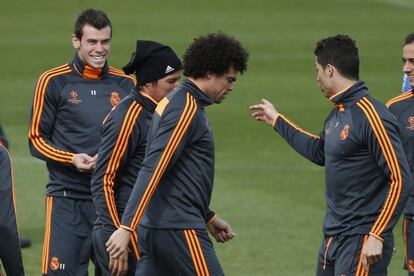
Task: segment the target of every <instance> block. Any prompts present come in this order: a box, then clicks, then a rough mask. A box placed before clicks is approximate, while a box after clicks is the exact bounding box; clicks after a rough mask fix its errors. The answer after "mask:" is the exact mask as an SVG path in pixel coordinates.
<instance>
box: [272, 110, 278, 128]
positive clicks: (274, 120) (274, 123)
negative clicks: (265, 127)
mask: <svg viewBox="0 0 414 276" xmlns="http://www.w3.org/2000/svg"><path fill="white" fill-rule="evenodd" d="M279 117H280V113H278V114H277V115H276V117H275V118H274V119H273V121H272V127H273V128H275V126H276V121H277V119H278V118H279Z"/></svg>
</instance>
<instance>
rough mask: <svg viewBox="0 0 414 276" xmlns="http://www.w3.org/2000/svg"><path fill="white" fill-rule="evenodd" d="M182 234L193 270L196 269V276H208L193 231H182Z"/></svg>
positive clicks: (198, 243) (195, 234) (198, 242)
mask: <svg viewBox="0 0 414 276" xmlns="http://www.w3.org/2000/svg"><path fill="white" fill-rule="evenodd" d="M184 234H185V237H186V240H187V245H188V248H189V250H190V255H191V258H192V259H193V263H194V268H195V269H196V272H197V276H209V275H210V273H209V272H208V268H207V264H206V261H205V258H204V254H203V251H202V250H201V246H200V241H199V240H198V237H197V233H196V232H195V230H184Z"/></svg>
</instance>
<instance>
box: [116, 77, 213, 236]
mask: <svg viewBox="0 0 414 276" xmlns="http://www.w3.org/2000/svg"><path fill="white" fill-rule="evenodd" d="M212 103H213V100H212V99H211V98H210V97H209V96H207V95H206V94H205V93H203V92H202V91H200V89H199V88H198V87H197V86H196V85H195V84H194V83H192V82H191V81H189V80H188V79H187V80H184V82H183V84H182V86H181V87H180V88H178V89H177V90H175V91H173V92H171V93H170V94H169V95H168V96H167V97H165V98H164V99H163V100H162V101H161V102H160V103H159V104H158V106H157V108H156V110H155V112H154V115H153V119H152V122H151V126H150V129H149V134H148V141H147V150H146V154H145V159H144V162H143V163H142V168H141V171H140V172H139V174H138V179H137V182H136V184H135V186H134V189H133V192H132V194H131V197H130V199H129V201H128V204H127V207H126V209H125V212H124V215H123V217H122V221H121V224H122V226H121V227H123V228H127V229H130V230H132V229H135V228H136V227H137V226H138V224H140V225H143V226H146V227H151V228H161V229H200V228H205V227H206V222H207V221H209V220H210V219H211V218H212V217H213V216H214V213H213V212H211V211H210V209H209V204H210V198H211V193H212V189H213V179H214V141H213V133H212V130H211V126H210V123H209V121H208V119H207V116H206V114H205V110H204V108H205V106H207V105H210V104H212Z"/></svg>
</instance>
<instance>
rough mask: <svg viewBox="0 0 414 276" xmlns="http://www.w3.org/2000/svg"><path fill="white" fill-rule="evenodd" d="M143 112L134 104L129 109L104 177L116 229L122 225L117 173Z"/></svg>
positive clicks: (109, 208) (108, 204)
mask: <svg viewBox="0 0 414 276" xmlns="http://www.w3.org/2000/svg"><path fill="white" fill-rule="evenodd" d="M141 110H142V107H141V106H140V105H139V104H137V103H136V102H133V103H132V104H131V106H130V107H129V109H128V111H127V113H126V116H125V119H124V121H123V123H122V127H121V131H120V133H119V135H118V139H117V141H116V143H115V147H114V149H113V151H112V154H111V157H110V159H109V162H108V166H107V169H106V171H105V174H104V177H103V188H104V194H105V200H106V204H107V207H108V210H109V213H110V215H111V218H112V221H113V223H114V225H115V226H116V227H119V226H120V225H121V223H120V219H119V216H118V211H117V209H116V204H115V198H114V190H113V187H114V184H115V181H114V180H115V177H116V173H117V171H118V168H119V164H120V162H121V159H122V156H123V155H124V153H125V150H126V148H127V145H128V139H129V137H130V136H131V133H132V129H133V126H134V124H135V122H136V120H137V118H138V116H139V114H140V112H141Z"/></svg>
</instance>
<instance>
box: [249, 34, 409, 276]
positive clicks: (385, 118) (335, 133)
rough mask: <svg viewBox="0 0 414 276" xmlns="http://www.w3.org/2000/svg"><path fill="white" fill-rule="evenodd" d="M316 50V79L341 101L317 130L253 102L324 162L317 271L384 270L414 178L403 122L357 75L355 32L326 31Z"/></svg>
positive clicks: (261, 116) (261, 117)
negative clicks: (306, 128)
mask: <svg viewBox="0 0 414 276" xmlns="http://www.w3.org/2000/svg"><path fill="white" fill-rule="evenodd" d="M314 53H315V56H316V60H315V67H316V70H317V81H318V84H319V87H320V88H321V90H322V91H323V93H324V95H325V96H326V97H327V98H328V99H329V100H330V101H331V102H332V103H333V104H334V105H335V106H336V107H335V108H334V109H333V110H332V111H331V112H330V113H329V115H328V117H327V119H326V121H325V123H324V127H323V130H322V132H321V134H320V136H316V135H313V134H310V133H308V132H306V131H304V130H302V129H301V128H300V127H298V126H297V125H295V124H294V123H292V122H291V121H290V120H289V119H287V118H286V117H285V116H283V115H281V114H280V113H279V112H277V111H276V109H275V108H274V107H273V105H272V104H271V103H270V102H268V101H267V100H264V99H263V100H262V101H261V103H260V104H256V105H252V106H251V107H250V109H252V110H255V112H253V114H252V116H253V117H254V118H255V119H257V120H258V121H262V122H264V123H266V124H268V125H270V126H272V127H273V128H274V129H275V130H276V131H277V132H278V133H279V134H280V135H281V136H282V137H283V138H284V139H285V140H286V141H287V142H288V143H289V144H290V146H292V148H294V149H295V150H296V151H297V152H299V153H300V154H301V155H303V156H304V157H305V158H307V159H309V160H310V161H312V162H314V163H315V164H317V165H320V166H325V185H326V201H327V212H326V216H325V220H324V224H323V232H324V237H323V239H322V246H321V248H320V252H319V257H318V265H317V275H320V276H322V275H324V276H327V275H332V276H333V275H368V274H369V275H386V273H387V267H388V264H389V262H390V260H391V255H392V251H393V245H394V238H393V234H392V229H393V227H394V225H395V223H396V222H397V220H398V218H399V216H400V214H401V212H402V209H403V208H404V204H405V202H406V201H407V199H408V195H409V193H410V191H411V186H412V184H411V175H410V171H409V167H408V163H407V159H406V157H405V154H404V150H403V147H402V144H401V141H400V138H399V130H398V123H397V121H396V120H395V118H394V117H393V116H392V114H391V113H390V112H389V111H388V110H387V108H386V107H385V106H384V105H383V104H381V103H380V102H379V101H377V100H375V99H373V98H372V97H371V96H370V95H369V94H368V90H367V88H366V87H365V84H364V82H362V81H360V80H359V56H358V48H357V47H356V45H355V41H354V40H352V39H351V38H350V37H349V36H346V35H336V36H333V37H328V38H325V39H322V40H320V41H319V42H318V43H317V44H316V47H315V50H314Z"/></svg>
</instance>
